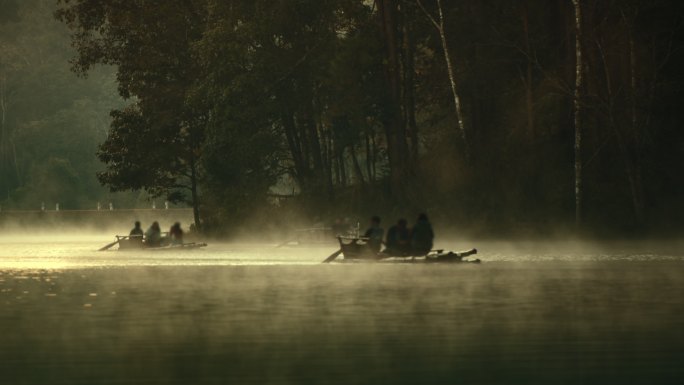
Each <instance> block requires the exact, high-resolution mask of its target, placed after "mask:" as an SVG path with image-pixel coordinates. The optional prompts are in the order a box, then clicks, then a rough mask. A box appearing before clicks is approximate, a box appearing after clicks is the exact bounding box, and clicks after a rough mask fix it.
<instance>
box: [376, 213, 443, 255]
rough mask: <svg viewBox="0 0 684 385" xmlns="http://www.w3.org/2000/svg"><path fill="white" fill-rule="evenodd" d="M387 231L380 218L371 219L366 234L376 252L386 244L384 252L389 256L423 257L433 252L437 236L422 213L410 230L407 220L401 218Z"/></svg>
mask: <svg viewBox="0 0 684 385" xmlns="http://www.w3.org/2000/svg"><path fill="white" fill-rule="evenodd" d="M384 236H385V231H384V229H383V228H382V227H380V217H378V216H374V217H372V218H371V224H370V227H369V228H368V230H366V233H365V234H364V237H365V238H368V245H369V246H370V247H371V248H373V250H374V251H376V252H378V251H380V248H381V247H382V244H383V243H384V245H385V249H384V250H383V252H384V253H385V254H389V255H421V254H427V253H428V252H429V251H430V250H432V242H433V239H434V238H435V234H434V232H433V230H432V225H431V224H430V221H429V220H428V217H427V215H426V214H424V213H421V214H419V215H418V219H417V220H416V223H415V224H414V225H413V227H411V228H409V227H408V223H407V221H406V219H404V218H401V219H399V220H398V221H397V223H396V224H395V225H393V226H392V227H390V228H389V230H387V237H385V238H384V240H383V237H384Z"/></svg>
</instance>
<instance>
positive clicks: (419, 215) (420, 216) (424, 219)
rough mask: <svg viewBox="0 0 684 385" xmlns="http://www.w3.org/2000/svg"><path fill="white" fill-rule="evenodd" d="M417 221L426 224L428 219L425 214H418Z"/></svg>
mask: <svg viewBox="0 0 684 385" xmlns="http://www.w3.org/2000/svg"><path fill="white" fill-rule="evenodd" d="M418 220H419V221H426V222H427V220H428V217H427V215H426V214H425V213H420V214H418Z"/></svg>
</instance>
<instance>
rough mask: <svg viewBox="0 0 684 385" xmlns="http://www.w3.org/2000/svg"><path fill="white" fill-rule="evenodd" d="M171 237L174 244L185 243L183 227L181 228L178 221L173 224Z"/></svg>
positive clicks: (170, 232)
mask: <svg viewBox="0 0 684 385" xmlns="http://www.w3.org/2000/svg"><path fill="white" fill-rule="evenodd" d="M169 237H171V243H172V244H174V245H182V244H183V229H181V226H180V223H178V222H176V223H174V224H173V226H171V230H170V231H169Z"/></svg>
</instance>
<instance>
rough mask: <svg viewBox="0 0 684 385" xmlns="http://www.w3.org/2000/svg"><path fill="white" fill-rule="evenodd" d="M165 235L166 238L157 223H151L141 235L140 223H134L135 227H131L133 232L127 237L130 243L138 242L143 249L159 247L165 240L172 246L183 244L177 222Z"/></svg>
mask: <svg viewBox="0 0 684 385" xmlns="http://www.w3.org/2000/svg"><path fill="white" fill-rule="evenodd" d="M167 234H168V238H167V237H164V236H163V234H162V232H161V228H160V227H159V222H157V221H154V222H152V224H151V225H150V227H149V228H148V229H147V231H145V232H144V233H143V230H142V227H141V225H140V221H136V222H135V227H133V230H131V232H130V233H129V234H128V235H129V239H130V240H131V241H134V242H140V243H141V244H143V245H144V246H145V247H159V246H162V243H163V242H165V241H166V240H168V241H169V242H168V243H170V244H172V245H182V244H183V229H181V225H180V223H179V222H176V223H174V224H173V226H171V228H170V229H169V232H168V233H167Z"/></svg>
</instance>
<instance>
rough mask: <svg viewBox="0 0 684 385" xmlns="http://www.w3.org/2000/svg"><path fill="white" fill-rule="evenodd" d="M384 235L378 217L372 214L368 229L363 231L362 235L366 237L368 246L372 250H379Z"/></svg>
mask: <svg viewBox="0 0 684 385" xmlns="http://www.w3.org/2000/svg"><path fill="white" fill-rule="evenodd" d="M384 235H385V230H383V229H382V227H380V217H379V216H377V215H376V216H374V217H373V218H371V224H370V227H369V228H368V230H366V232H365V233H364V235H363V236H364V237H365V238H368V246H369V247H370V249H371V250H372V251H374V252H376V253H377V252H378V251H380V247H381V246H382V238H383V236H384Z"/></svg>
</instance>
